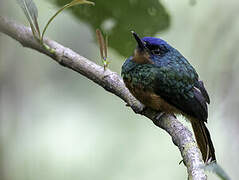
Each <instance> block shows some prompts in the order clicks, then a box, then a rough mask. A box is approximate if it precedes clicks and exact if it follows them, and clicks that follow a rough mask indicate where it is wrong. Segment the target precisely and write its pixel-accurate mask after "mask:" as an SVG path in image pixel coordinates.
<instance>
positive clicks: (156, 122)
mask: <svg viewBox="0 0 239 180" xmlns="http://www.w3.org/2000/svg"><path fill="white" fill-rule="evenodd" d="M165 114H166V113H165V112H159V113H158V114H156V115H155V117H154V121H153V123H154V124H155V125H157V124H158V123H159V121H160V120H161V118H162V117H163V116H164V115H165Z"/></svg>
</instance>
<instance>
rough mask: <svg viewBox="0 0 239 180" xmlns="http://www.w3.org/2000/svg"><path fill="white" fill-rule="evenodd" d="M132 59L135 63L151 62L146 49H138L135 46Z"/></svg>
mask: <svg viewBox="0 0 239 180" xmlns="http://www.w3.org/2000/svg"><path fill="white" fill-rule="evenodd" d="M132 61H134V62H135V63H137V64H153V61H152V60H151V59H150V55H149V53H148V52H146V51H140V50H139V49H137V48H136V49H135V50H134V56H133V58H132Z"/></svg>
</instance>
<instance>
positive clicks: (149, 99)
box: [124, 79, 180, 114]
mask: <svg viewBox="0 0 239 180" xmlns="http://www.w3.org/2000/svg"><path fill="white" fill-rule="evenodd" d="M124 83H125V85H126V87H127V88H128V89H129V91H130V92H131V93H132V94H133V96H134V97H135V98H136V99H138V100H139V101H140V102H141V103H143V104H144V105H145V106H147V107H150V108H152V109H154V110H157V111H163V112H165V113H168V114H172V113H175V114H180V111H179V110H178V109H177V108H175V107H174V106H172V105H170V104H169V103H167V102H166V101H165V100H164V99H162V98H161V97H160V96H159V95H157V94H155V93H154V92H152V91H151V90H149V89H147V87H144V86H142V85H141V84H137V85H135V84H132V83H131V82H130V81H129V80H128V79H124Z"/></svg>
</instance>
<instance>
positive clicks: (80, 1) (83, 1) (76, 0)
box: [41, 0, 95, 42]
mask: <svg viewBox="0 0 239 180" xmlns="http://www.w3.org/2000/svg"><path fill="white" fill-rule="evenodd" d="M79 4H91V5H95V3H94V2H91V1H87V0H73V1H71V2H70V3H68V4H66V5H64V6H63V7H62V8H61V9H59V10H58V11H57V12H56V13H55V14H54V15H53V16H52V17H51V18H50V19H49V21H48V22H47V24H46V26H45V28H44V30H43V32H42V36H41V42H42V41H43V37H44V34H45V32H46V30H47V27H48V26H49V24H50V23H51V22H52V21H53V19H55V17H56V16H57V15H58V14H59V13H61V12H62V11H63V10H64V9H66V8H69V7H72V6H76V5H79Z"/></svg>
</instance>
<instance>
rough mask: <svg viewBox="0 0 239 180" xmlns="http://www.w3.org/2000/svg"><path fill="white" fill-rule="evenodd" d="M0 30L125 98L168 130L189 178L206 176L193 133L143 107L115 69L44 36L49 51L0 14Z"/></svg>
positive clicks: (25, 28)
mask: <svg viewBox="0 0 239 180" xmlns="http://www.w3.org/2000/svg"><path fill="white" fill-rule="evenodd" d="M0 32H2V33H4V34H7V35H8V36H10V37H12V38H13V39H15V40H16V41H18V42H20V43H21V44H22V45H23V46H24V47H28V48H32V49H34V50H37V51H39V52H40V53H43V54H46V55H47V56H49V57H51V58H52V59H53V60H55V61H56V62H58V63H59V64H60V65H62V66H65V67H67V68H69V69H72V70H74V71H76V72H78V73H80V74H82V75H83V76H85V77H87V78H88V79H90V80H92V81H93V82H95V83H97V84H98V85H100V86H101V87H103V88H104V89H105V90H106V91H109V92H111V93H113V94H115V95H116V96H118V97H119V98H121V99H122V100H124V101H125V102H126V103H127V105H129V106H130V107H131V108H132V109H133V110H134V112H135V113H138V114H141V115H144V116H146V117H147V118H149V119H151V120H152V121H153V122H154V124H155V125H156V126H158V127H160V128H162V129H164V130H165V131H167V133H168V134H169V135H170V136H171V137H172V141H173V143H174V144H175V145H176V146H177V147H178V148H179V150H180V152H181V156H182V158H183V162H184V164H185V166H186V167H187V172H188V179H193V180H205V179H207V177H206V175H205V172H204V170H203V169H202V168H201V167H202V166H203V165H204V163H203V161H202V157H201V153H200V151H199V149H198V147H197V145H196V143H195V141H194V140H193V136H192V133H191V132H190V131H189V130H188V129H187V128H186V127H184V126H183V125H182V124H181V123H180V122H179V121H178V120H177V119H176V118H175V117H174V116H172V115H163V116H162V117H161V118H160V119H157V115H158V113H159V112H156V111H154V110H152V109H149V108H144V105H143V104H141V103H140V102H139V101H138V100H137V99H135V98H134V96H132V95H131V93H130V92H129V91H128V89H127V88H126V87H125V85H124V83H123V81H122V79H121V77H120V76H119V75H118V74H117V73H115V72H112V71H110V70H109V69H107V70H106V71H104V68H103V67H101V66H99V65H97V64H95V63H93V62H92V61H90V60H88V59H86V58H85V57H83V56H81V55H79V54H77V53H76V52H74V51H72V50H71V49H69V48H66V47H64V46H62V45H60V44H59V43H57V42H55V41H53V40H50V39H47V38H46V39H44V43H45V44H47V45H48V46H49V47H50V48H52V49H54V50H55V52H54V53H52V52H49V51H48V50H46V49H45V48H43V47H42V46H41V45H40V44H39V42H38V41H36V40H35V39H34V37H33V35H32V32H31V30H30V28H28V27H25V26H23V25H20V24H17V23H16V22H14V21H11V20H8V19H7V18H5V17H1V16H0Z"/></svg>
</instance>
